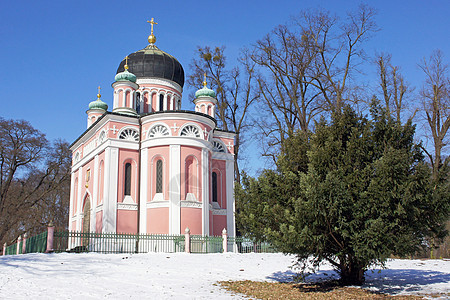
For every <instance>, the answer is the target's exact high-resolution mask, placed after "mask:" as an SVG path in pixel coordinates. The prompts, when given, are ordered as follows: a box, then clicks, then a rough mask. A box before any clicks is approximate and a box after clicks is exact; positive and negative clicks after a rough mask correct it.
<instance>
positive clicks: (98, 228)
mask: <svg viewBox="0 0 450 300" xmlns="http://www.w3.org/2000/svg"><path fill="white" fill-rule="evenodd" d="M102 218H103V211H99V212H97V213H96V215H95V232H97V233H100V232H102V225H103V220H102Z"/></svg>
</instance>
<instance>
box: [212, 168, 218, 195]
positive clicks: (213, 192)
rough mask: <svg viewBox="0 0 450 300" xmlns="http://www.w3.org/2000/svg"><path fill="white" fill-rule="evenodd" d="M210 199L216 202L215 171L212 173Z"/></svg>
mask: <svg viewBox="0 0 450 300" xmlns="http://www.w3.org/2000/svg"><path fill="white" fill-rule="evenodd" d="M212 201H213V202H217V173H216V172H213V173H212Z"/></svg>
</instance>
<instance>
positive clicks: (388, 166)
mask: <svg viewBox="0 0 450 300" xmlns="http://www.w3.org/2000/svg"><path fill="white" fill-rule="evenodd" d="M371 116H372V118H371V119H370V120H369V119H367V118H366V117H362V116H358V115H357V114H356V113H355V112H354V111H352V110H351V109H350V108H348V107H347V108H345V109H344V111H343V112H342V113H340V114H335V115H333V116H332V120H331V122H330V123H327V122H326V121H324V120H321V121H320V122H319V123H317V124H316V132H315V133H313V134H311V137H310V139H306V138H305V137H304V136H302V137H299V136H294V137H292V138H290V139H289V143H290V144H288V146H287V147H283V148H282V150H283V153H282V154H281V155H280V156H279V159H278V170H277V171H265V172H264V173H263V174H262V175H261V176H260V177H259V178H258V179H253V178H249V177H247V176H244V179H243V181H242V186H238V188H237V191H236V199H237V208H238V212H239V213H238V215H237V221H238V226H240V230H241V231H242V232H243V233H247V234H249V235H253V236H254V237H256V238H258V239H261V240H269V241H270V242H272V243H274V244H275V246H276V247H277V248H278V249H279V250H280V251H283V252H285V253H292V254H296V255H297V256H298V259H299V263H300V265H301V266H303V267H304V266H305V265H306V263H307V262H311V261H312V263H313V266H318V265H319V263H320V262H321V261H323V260H326V261H328V262H330V263H331V264H332V265H333V266H334V267H335V268H336V270H337V271H338V272H339V274H340V276H341V280H342V282H343V283H344V284H362V283H363V282H364V272H365V270H366V269H367V268H368V267H370V266H371V265H373V264H383V262H384V261H385V260H386V259H387V258H388V257H389V256H390V255H391V254H395V255H400V256H403V255H408V254H412V253H414V252H415V251H417V250H418V249H419V248H420V247H422V246H424V245H425V243H426V242H427V237H430V236H433V237H437V238H442V237H443V236H444V235H445V230H444V225H445V221H446V220H447V218H448V214H449V203H448V195H449V185H448V181H447V184H439V183H438V182H433V181H432V179H431V178H432V177H431V172H430V168H429V167H428V166H427V165H426V164H424V162H423V159H424V157H423V155H422V153H421V151H420V147H419V145H417V144H415V143H414V140H413V138H414V131H415V128H414V125H412V123H411V122H410V121H408V122H407V123H406V124H405V125H401V124H399V123H398V122H395V121H393V120H392V119H391V118H390V117H389V116H388V115H387V114H386V113H385V111H384V110H383V109H381V108H380V107H379V106H378V105H377V104H376V103H374V104H373V105H372V109H371ZM305 149H308V150H305ZM305 153H306V156H305ZM290 161H292V163H289V162H290ZM305 161H307V164H306V166H307V167H306V168H304V167H299V166H304V165H305V163H304V162H305Z"/></svg>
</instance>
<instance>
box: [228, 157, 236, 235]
mask: <svg viewBox="0 0 450 300" xmlns="http://www.w3.org/2000/svg"><path fill="white" fill-rule="evenodd" d="M226 197H227V231H228V235H229V236H236V228H235V226H234V224H235V219H234V212H235V206H234V160H227V162H226Z"/></svg>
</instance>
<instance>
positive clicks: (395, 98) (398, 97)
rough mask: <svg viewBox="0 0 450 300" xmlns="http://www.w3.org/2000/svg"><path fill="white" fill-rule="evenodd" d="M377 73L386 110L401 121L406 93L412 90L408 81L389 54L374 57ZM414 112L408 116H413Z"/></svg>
mask: <svg viewBox="0 0 450 300" xmlns="http://www.w3.org/2000/svg"><path fill="white" fill-rule="evenodd" d="M375 63H376V65H377V71H378V75H379V77H380V79H379V80H380V88H381V91H382V93H383V99H384V103H385V107H386V111H387V113H388V114H389V115H392V116H394V117H395V118H396V120H397V121H398V122H401V116H402V112H403V111H404V109H405V108H406V103H405V99H406V96H407V94H408V93H410V92H411V91H412V89H411V88H409V86H408V83H407V82H406V81H405V79H404V78H403V75H402V74H401V73H400V67H398V66H394V65H392V63H391V55H390V54H384V53H382V54H379V55H377V57H376V59H375ZM414 115H415V112H414V113H413V115H412V116H410V117H409V118H412V117H414Z"/></svg>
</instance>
